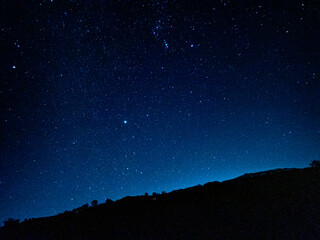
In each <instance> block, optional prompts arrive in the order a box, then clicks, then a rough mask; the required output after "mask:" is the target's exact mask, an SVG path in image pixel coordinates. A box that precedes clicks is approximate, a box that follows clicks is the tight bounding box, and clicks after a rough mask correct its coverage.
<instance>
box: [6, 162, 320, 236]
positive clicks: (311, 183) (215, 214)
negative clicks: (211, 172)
mask: <svg viewBox="0 0 320 240" xmlns="http://www.w3.org/2000/svg"><path fill="white" fill-rule="evenodd" d="M319 203H320V168H318V167H311V168H305V169H275V170H270V171H265V172H259V173H254V174H245V175H243V176H240V177H238V178H235V179H232V180H228V181H224V182H209V183H206V184H204V185H203V186H202V185H198V186H194V187H191V188H186V189H180V190H176V191H173V192H170V193H162V194H156V193H154V194H152V195H150V196H149V195H148V196H135V197H125V198H122V199H120V200H118V201H116V202H113V201H111V200H109V199H108V200H107V201H106V203H103V204H99V205H96V206H93V207H89V206H88V205H84V206H82V207H79V208H77V209H74V210H73V211H66V212H65V213H62V214H59V215H56V216H52V217H45V218H38V219H31V220H26V221H24V222H22V223H18V222H17V221H14V220H10V221H7V223H6V225H5V227H2V228H1V229H0V239H3V240H6V239H22V240H24V239H34V240H38V239H39V240H40V239H41V240H44V239H50V240H51V239H221V240H222V239H290V240H292V239H309V240H312V239H320V206H319ZM93 205H94V204H93Z"/></svg>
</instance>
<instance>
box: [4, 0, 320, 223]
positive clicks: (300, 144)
mask: <svg viewBox="0 0 320 240" xmlns="http://www.w3.org/2000/svg"><path fill="white" fill-rule="evenodd" d="M0 6H1V10H0V11H1V14H0V16H1V17H0V23H1V26H0V31H1V32H0V43H1V44H0V48H1V51H0V54H1V55H0V56H1V58H0V59H1V64H0V73H1V81H0V84H1V85H0V102H1V124H0V125H1V126H0V129H1V133H0V134H1V141H0V144H1V145H0V146H1V151H0V221H1V222H2V221H3V220H4V219H7V218H9V217H13V218H19V219H21V220H23V219H25V218H31V217H40V216H48V215H54V214H57V213H60V212H63V211H65V210H72V209H73V208H75V207H78V206H81V205H83V204H84V203H86V202H89V203H90V202H91V201H92V200H93V199H97V200H98V201H99V202H104V201H105V199H106V198H111V199H113V200H116V199H119V198H121V197H124V196H127V195H141V194H144V193H145V192H148V193H152V192H162V191H171V190H174V189H179V188H185V187H190V186H193V185H197V184H204V183H206V182H209V181H215V180H218V181H222V180H226V179H230V178H233V177H236V176H239V175H242V174H244V173H247V172H256V171H262V170H268V169H273V168H285V167H307V166H308V163H310V162H311V161H312V160H314V159H319V158H320V121H319V117H320V79H319V77H320V14H319V13H320V2H319V1H318V0H309V1H300V0H299V1H298V0H261V1H251V0H242V1H240V0H219V1H218V0H217V1H209V0H203V1H196V0H183V1H182V0H181V1H180V0H170V1H169V0H142V1H129V0H108V1H102V0H101V1H98V0H95V1H94V0H92V1H80V0H79V1H77V0H64V1H58V0H33V1H17V0H10V1H9V0H8V1H6V0H3V1H1V4H0Z"/></svg>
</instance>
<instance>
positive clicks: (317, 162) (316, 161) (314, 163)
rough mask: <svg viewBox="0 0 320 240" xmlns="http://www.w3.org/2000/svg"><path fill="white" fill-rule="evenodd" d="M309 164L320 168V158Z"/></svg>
mask: <svg viewBox="0 0 320 240" xmlns="http://www.w3.org/2000/svg"><path fill="white" fill-rule="evenodd" d="M309 165H310V166H311V167H316V168H320V160H313V161H312V162H311V163H310V164H309Z"/></svg>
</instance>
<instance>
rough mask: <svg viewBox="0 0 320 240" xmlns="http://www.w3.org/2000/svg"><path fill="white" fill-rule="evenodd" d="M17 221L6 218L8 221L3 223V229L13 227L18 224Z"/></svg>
mask: <svg viewBox="0 0 320 240" xmlns="http://www.w3.org/2000/svg"><path fill="white" fill-rule="evenodd" d="M19 222H20V220H19V219H13V218H8V220H5V221H3V223H4V226H5V227H14V226H16V225H17V224H19Z"/></svg>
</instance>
